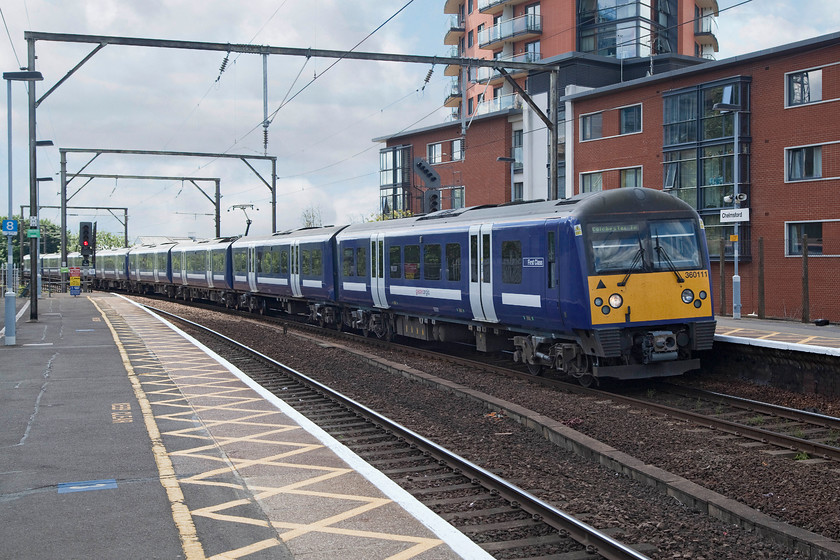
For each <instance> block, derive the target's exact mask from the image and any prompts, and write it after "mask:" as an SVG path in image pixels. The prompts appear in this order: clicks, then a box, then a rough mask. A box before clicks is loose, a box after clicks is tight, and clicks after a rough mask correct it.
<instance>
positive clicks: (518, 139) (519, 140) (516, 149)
mask: <svg viewBox="0 0 840 560" xmlns="http://www.w3.org/2000/svg"><path fill="white" fill-rule="evenodd" d="M523 139H524V131H523V130H514V131H513V153H512V154H511V156H512V157H513V159H514V160H515V161H514V162H513V171H514V173H522V169H523V164H522V161H523V150H524V148H523V145H522V144H523V141H524V140H523Z"/></svg>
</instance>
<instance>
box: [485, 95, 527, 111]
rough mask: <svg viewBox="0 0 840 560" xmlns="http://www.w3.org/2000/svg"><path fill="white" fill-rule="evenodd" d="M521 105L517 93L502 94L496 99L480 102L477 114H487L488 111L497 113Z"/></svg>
mask: <svg viewBox="0 0 840 560" xmlns="http://www.w3.org/2000/svg"><path fill="white" fill-rule="evenodd" d="M520 106H521V102H519V101H518V96H517V95H516V94H511V95H502V96H501V97H496V98H495V99H489V100H487V101H482V102H481V103H479V104H478V107H477V108H476V110H475V114H476V115H486V114H488V113H496V112H498V111H504V110H506V109H513V108H518V107H520Z"/></svg>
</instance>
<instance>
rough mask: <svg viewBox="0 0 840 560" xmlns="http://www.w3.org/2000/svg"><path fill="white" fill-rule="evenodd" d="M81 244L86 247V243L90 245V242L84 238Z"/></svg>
mask: <svg viewBox="0 0 840 560" xmlns="http://www.w3.org/2000/svg"><path fill="white" fill-rule="evenodd" d="M82 245H84V246H85V247H87V246H88V245H90V243H89V242H88V240H87V239H85V240H84V241H83V242H82Z"/></svg>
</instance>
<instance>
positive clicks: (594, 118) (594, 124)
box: [580, 113, 604, 141]
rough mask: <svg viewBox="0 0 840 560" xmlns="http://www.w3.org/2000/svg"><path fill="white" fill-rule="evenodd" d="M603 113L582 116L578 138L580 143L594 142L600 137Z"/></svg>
mask: <svg viewBox="0 0 840 560" xmlns="http://www.w3.org/2000/svg"><path fill="white" fill-rule="evenodd" d="M603 117H604V115H603V113H593V114H591V115H583V116H582V117H581V118H580V135H581V136H580V137H581V140H582V141H585V140H595V139H597V138H600V137H601V135H602V132H601V129H602V122H603Z"/></svg>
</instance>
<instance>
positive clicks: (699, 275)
mask: <svg viewBox="0 0 840 560" xmlns="http://www.w3.org/2000/svg"><path fill="white" fill-rule="evenodd" d="M708 276H709V273H708V271H706V270H695V271H692V272H686V273H685V277H686V278H707V277H708Z"/></svg>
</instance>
